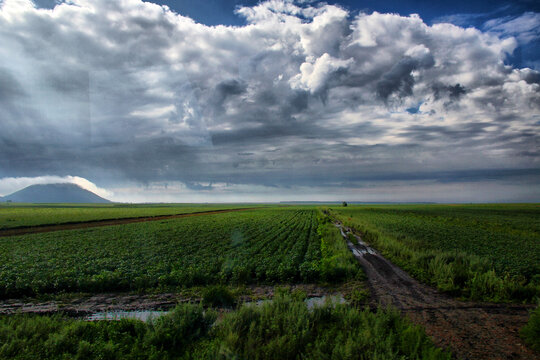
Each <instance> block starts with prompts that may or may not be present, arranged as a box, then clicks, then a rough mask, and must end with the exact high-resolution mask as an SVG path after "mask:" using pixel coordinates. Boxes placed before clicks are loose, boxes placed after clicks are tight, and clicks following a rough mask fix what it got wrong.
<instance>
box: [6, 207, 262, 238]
mask: <svg viewBox="0 0 540 360" xmlns="http://www.w3.org/2000/svg"><path fill="white" fill-rule="evenodd" d="M255 209H260V207H258V208H238V209H223V210H211V211H199V212H193V213H186V214H175V215H158V216H142V217H135V218H123V219H106V220H92V221H81V222H72V223H63V224H54V225H37V226H28V227H17V228H12V229H2V230H0V237H6V236H16V235H25V234H37V233H44V232H51V231H59V230H73V229H86V228H91V227H98V226H112V225H124V224H131V223H137V222H145V221H159V220H167V219H177V218H184V217H190V216H202V215H212V214H221V213H227V212H233V211H245V210H255Z"/></svg>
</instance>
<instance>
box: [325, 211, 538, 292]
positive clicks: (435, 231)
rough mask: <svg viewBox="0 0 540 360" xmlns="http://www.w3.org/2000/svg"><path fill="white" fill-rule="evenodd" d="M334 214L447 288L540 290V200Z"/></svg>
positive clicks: (399, 260) (411, 268)
mask: <svg viewBox="0 0 540 360" xmlns="http://www.w3.org/2000/svg"><path fill="white" fill-rule="evenodd" d="M333 214H334V216H336V217H338V218H339V219H340V220H342V221H344V222H345V223H347V224H349V225H351V226H353V227H355V228H356V229H358V230H361V231H362V232H363V233H364V238H365V240H367V241H369V242H371V243H372V244H374V245H375V246H376V247H378V248H379V250H381V251H383V253H385V255H386V256H389V257H390V258H391V259H392V260H394V261H396V262H397V263H398V264H399V265H401V266H402V267H404V268H405V269H406V270H408V271H409V272H411V274H413V275H414V276H416V277H417V278H419V279H421V280H423V281H425V282H428V283H433V284H434V285H436V286H438V287H439V288H440V289H441V290H446V291H451V292H455V293H457V294H460V295H462V296H465V297H471V298H478V299H485V300H510V299H517V300H531V299H532V298H533V297H534V296H536V295H538V293H539V289H540V216H539V215H540V207H539V206H538V205H534V204H531V205H480V206H478V205H459V206H450V205H414V206H412V205H409V206H403V205H402V206H353V207H347V208H333Z"/></svg>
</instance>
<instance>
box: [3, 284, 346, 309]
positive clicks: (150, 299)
mask: <svg viewBox="0 0 540 360" xmlns="http://www.w3.org/2000/svg"><path fill="white" fill-rule="evenodd" d="M288 287H289V288H290V290H291V291H295V290H302V291H304V292H305V293H306V294H307V296H308V297H321V296H324V295H338V294H339V293H341V292H342V291H340V290H341V289H340V288H325V287H321V286H318V285H315V284H296V285H290V286H288ZM274 289H275V288H274V287H273V286H264V285H262V286H255V285H254V286H248V287H246V288H245V289H243V290H242V291H241V293H242V294H243V295H240V296H238V301H239V302H248V301H257V300H260V299H269V298H272V297H273V296H274ZM200 301H201V296H200V295H198V294H196V293H194V294H190V295H187V294H180V293H163V294H127V293H103V294H93V295H80V296H73V297H71V298H69V299H63V300H60V299H58V300H52V301H39V300H36V299H26V300H22V299H11V300H4V301H1V302H0V315H10V314H17V313H22V314H24V313H27V314H28V313H31V314H42V315H45V314H49V315H52V314H56V313H60V312H61V313H63V314H66V315H69V316H75V317H83V316H86V315H90V314H94V313H99V312H112V311H137V310H169V309H171V308H173V307H174V306H176V304H179V303H186V302H193V303H199V302H200Z"/></svg>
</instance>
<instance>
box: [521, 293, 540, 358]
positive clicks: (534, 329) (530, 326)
mask: <svg viewBox="0 0 540 360" xmlns="http://www.w3.org/2000/svg"><path fill="white" fill-rule="evenodd" d="M520 334H521V337H523V339H524V340H525V342H526V343H527V344H528V345H529V346H530V347H531V348H533V349H534V350H535V351H538V352H540V304H539V305H538V307H537V308H536V309H535V310H534V311H532V312H531V316H530V317H529V321H528V322H527V325H525V326H524V327H523V328H522V329H521V331H520Z"/></svg>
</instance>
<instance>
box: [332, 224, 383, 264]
mask: <svg viewBox="0 0 540 360" xmlns="http://www.w3.org/2000/svg"><path fill="white" fill-rule="evenodd" d="M336 227H338V228H339V231H340V232H341V236H343V238H344V239H345V240H346V241H347V245H349V249H350V250H351V251H352V253H353V255H354V256H356V257H361V256H363V255H366V254H372V255H376V254H377V252H376V251H375V250H374V249H373V248H371V247H370V246H368V245H367V244H366V243H365V242H363V241H362V239H361V238H360V236H358V235H355V234H352V233H351V232H350V231H347V233H345V231H343V226H341V225H336ZM349 234H352V235H353V236H354V238H355V239H356V241H357V242H358V244H357V245H355V244H353V243H351V242H350V241H349V237H348V236H347V235H349Z"/></svg>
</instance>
